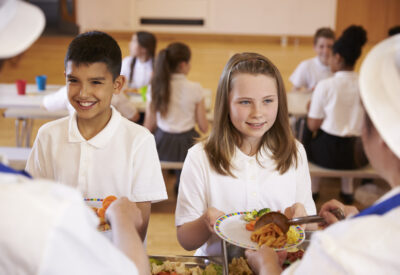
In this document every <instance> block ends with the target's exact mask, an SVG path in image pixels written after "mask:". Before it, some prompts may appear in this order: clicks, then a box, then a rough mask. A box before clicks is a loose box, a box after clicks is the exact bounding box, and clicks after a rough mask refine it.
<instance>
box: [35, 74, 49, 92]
mask: <svg viewBox="0 0 400 275" xmlns="http://www.w3.org/2000/svg"><path fill="white" fill-rule="evenodd" d="M46 79H47V76H45V75H38V76H36V84H37V88H38V90H39V91H44V90H46Z"/></svg>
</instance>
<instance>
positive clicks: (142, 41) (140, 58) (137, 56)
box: [121, 31, 157, 89]
mask: <svg viewBox="0 0 400 275" xmlns="http://www.w3.org/2000/svg"><path fill="white" fill-rule="evenodd" d="M156 43H157V40H156V38H155V36H154V35H153V34H152V33H149V32H145V31H138V32H136V33H135V34H134V35H133V36H132V40H131V42H130V44H129V51H130V55H129V56H127V57H125V58H124V59H123V60H122V67H121V74H122V75H123V76H125V78H126V82H127V86H128V88H133V89H139V88H141V87H143V86H147V85H149V83H150V79H151V76H152V74H153V60H154V56H155V51H156Z"/></svg>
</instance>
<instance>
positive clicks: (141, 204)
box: [136, 201, 151, 241]
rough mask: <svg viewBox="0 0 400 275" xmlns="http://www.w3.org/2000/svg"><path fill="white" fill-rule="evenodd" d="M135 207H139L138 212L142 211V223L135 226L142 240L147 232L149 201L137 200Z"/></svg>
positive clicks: (149, 210)
mask: <svg viewBox="0 0 400 275" xmlns="http://www.w3.org/2000/svg"><path fill="white" fill-rule="evenodd" d="M136 206H137V208H139V210H140V213H142V221H143V222H142V224H141V225H140V226H139V227H138V228H137V230H138V233H139V236H140V238H142V241H144V240H145V238H146V234H147V227H148V225H149V219H150V212H151V202H149V201H145V202H137V203H136Z"/></svg>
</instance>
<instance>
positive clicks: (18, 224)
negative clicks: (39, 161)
mask: <svg viewBox="0 0 400 275" xmlns="http://www.w3.org/2000/svg"><path fill="white" fill-rule="evenodd" d="M0 182H1V184H0V207H1V208H2V209H3V211H0V219H1V220H2V221H3V224H2V226H1V227H0V254H1V257H0V274H57V275H62V274H91V273H95V274H139V272H138V270H137V268H136V266H135V264H134V263H133V262H132V261H131V260H130V259H128V258H127V257H126V256H125V255H124V254H123V253H122V252H121V251H120V250H118V249H117V248H115V246H114V245H113V244H112V243H111V242H110V241H109V240H107V239H106V238H105V237H104V236H103V234H102V233H100V232H99V231H98V230H97V225H98V218H97V217H96V216H95V215H94V213H93V211H92V210H91V209H90V208H88V207H87V206H86V205H85V203H84V201H83V198H82V197H81V196H80V194H79V193H78V192H77V191H76V190H73V189H72V188H69V187H67V186H64V185H60V184H56V183H54V182H49V181H46V180H34V181H33V180H29V179H28V178H26V177H22V176H17V175H12V174H3V173H0Z"/></svg>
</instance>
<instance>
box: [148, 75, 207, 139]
mask: <svg viewBox="0 0 400 275" xmlns="http://www.w3.org/2000/svg"><path fill="white" fill-rule="evenodd" d="M170 86H171V96H170V102H169V105H168V112H167V115H166V116H165V117H162V116H161V115H160V113H159V112H157V126H158V127H159V128H160V129H161V130H163V131H164V132H168V133H182V132H186V131H189V130H191V129H193V128H194V126H195V124H196V114H195V111H196V104H197V103H199V102H200V101H201V100H202V99H203V98H204V96H205V95H204V91H203V88H202V87H201V85H200V84H199V83H196V82H192V81H189V80H188V79H187V78H186V76H185V75H184V74H172V75H171V82H170ZM149 94H150V97H148V99H149V101H151V91H150V93H149Z"/></svg>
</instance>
